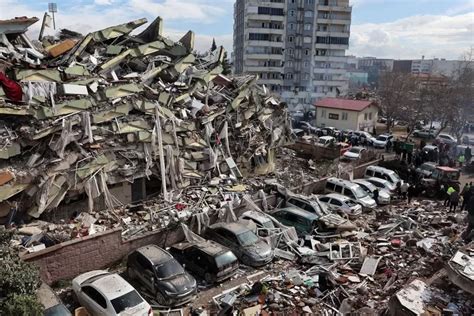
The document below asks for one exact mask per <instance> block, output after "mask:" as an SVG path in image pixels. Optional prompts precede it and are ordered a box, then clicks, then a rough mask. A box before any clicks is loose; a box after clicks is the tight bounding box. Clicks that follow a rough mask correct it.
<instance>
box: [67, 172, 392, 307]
mask: <svg viewBox="0 0 474 316" xmlns="http://www.w3.org/2000/svg"><path fill="white" fill-rule="evenodd" d="M400 181H401V180H400V178H399V177H398V176H397V175H396V173H395V172H393V171H391V170H388V169H385V168H381V167H378V166H370V167H368V168H367V170H366V173H365V178H364V179H357V180H354V181H346V180H342V179H338V178H330V179H328V181H327V184H326V187H325V191H326V193H329V194H326V195H321V196H314V197H312V198H308V197H303V196H299V195H296V194H281V197H282V198H283V200H282V203H281V207H279V208H277V209H275V210H273V211H272V212H270V213H268V214H267V213H261V212H257V211H247V212H245V213H243V214H242V215H241V216H240V217H239V220H238V221H237V222H233V223H222V222H221V223H216V224H214V225H211V226H210V227H208V228H207V229H206V231H205V232H204V234H203V236H202V237H198V238H196V240H193V241H192V242H183V243H179V244H175V245H173V246H171V247H170V248H169V249H168V250H165V249H162V248H160V247H158V246H156V245H148V246H144V247H141V248H139V249H137V250H135V251H133V252H132V253H130V254H129V255H128V257H127V272H126V274H127V276H128V279H129V280H130V281H132V282H133V283H136V284H137V285H138V286H139V287H140V289H141V290H143V291H142V293H143V294H144V295H145V293H146V295H145V296H151V297H153V298H155V299H156V301H157V302H158V303H159V304H160V305H163V306H175V305H181V304H184V303H186V302H189V301H190V300H192V299H193V297H194V296H195V294H196V292H197V282H196V277H197V278H199V279H203V280H205V281H206V282H208V283H214V282H222V281H224V280H226V279H228V278H230V277H232V276H233V275H234V274H235V273H236V271H237V269H238V267H239V261H240V262H241V263H243V264H245V265H248V266H253V267H259V266H263V265H265V264H267V263H269V262H270V261H272V260H273V257H274V251H273V249H272V247H271V246H270V243H269V242H268V241H266V240H265V238H267V237H269V236H271V234H272V232H273V231H274V230H275V229H277V228H279V227H285V226H288V227H294V229H295V231H296V233H297V235H298V236H305V235H308V234H334V233H340V232H342V231H352V230H354V229H355V228H356V227H355V225H354V224H353V223H352V222H351V221H350V219H351V218H352V217H354V216H358V215H360V214H361V213H362V209H363V208H374V207H376V205H377V203H379V204H387V203H390V199H391V197H392V196H393V195H394V194H395V191H396V185H397V183H398V182H400ZM376 189H378V190H379V192H380V193H379V195H378V199H377V201H375V200H374V199H373V193H374V191H375V190H376ZM282 225H283V226H282ZM72 287H73V290H74V292H75V293H76V295H77V298H78V300H79V302H80V303H81V305H82V306H84V307H85V308H86V309H87V310H88V311H89V313H90V314H92V315H152V314H153V311H152V309H151V307H150V305H149V304H148V303H147V302H146V301H145V300H144V299H143V297H142V296H141V295H140V294H139V293H138V291H137V290H136V289H135V288H134V287H133V286H132V285H130V283H128V282H127V281H126V280H125V279H124V278H122V277H121V276H120V275H119V274H116V273H111V272H108V271H102V270H97V271H90V272H87V273H84V274H82V275H80V276H78V277H76V278H75V279H74V280H73V282H72Z"/></svg>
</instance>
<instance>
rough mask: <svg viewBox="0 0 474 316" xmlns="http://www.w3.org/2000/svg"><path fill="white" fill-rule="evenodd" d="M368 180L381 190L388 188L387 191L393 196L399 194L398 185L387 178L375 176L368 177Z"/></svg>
mask: <svg viewBox="0 0 474 316" xmlns="http://www.w3.org/2000/svg"><path fill="white" fill-rule="evenodd" d="M366 180H367V181H369V182H370V183H372V184H373V185H375V186H376V187H377V188H379V189H380V190H386V191H387V192H389V193H390V195H391V196H394V195H396V194H397V187H396V186H395V185H394V184H392V183H390V182H389V181H387V180H385V179H381V178H375V177H374V178H368V179H366Z"/></svg>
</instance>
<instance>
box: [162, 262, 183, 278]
mask: <svg viewBox="0 0 474 316" xmlns="http://www.w3.org/2000/svg"><path fill="white" fill-rule="evenodd" d="M155 270H156V275H157V277H158V278H160V279H168V278H171V277H174V276H175V275H178V274H182V273H184V269H183V267H182V266H181V265H180V264H179V263H178V261H176V260H175V259H171V260H169V261H166V262H165V263H162V264H158V265H156V266H155Z"/></svg>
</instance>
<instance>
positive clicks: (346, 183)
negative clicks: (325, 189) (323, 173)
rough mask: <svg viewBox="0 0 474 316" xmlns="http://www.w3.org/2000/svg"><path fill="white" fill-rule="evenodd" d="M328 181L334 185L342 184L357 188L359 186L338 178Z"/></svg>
mask: <svg viewBox="0 0 474 316" xmlns="http://www.w3.org/2000/svg"><path fill="white" fill-rule="evenodd" d="M327 181H328V182H332V183H338V184H342V185H345V186H347V187H355V186H356V185H357V184H355V183H352V182H350V181H348V180H344V179H339V178H336V177H331V178H329V179H327Z"/></svg>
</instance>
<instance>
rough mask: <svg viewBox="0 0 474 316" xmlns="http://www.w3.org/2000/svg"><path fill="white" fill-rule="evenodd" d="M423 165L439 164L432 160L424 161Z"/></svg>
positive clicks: (434, 165)
mask: <svg viewBox="0 0 474 316" xmlns="http://www.w3.org/2000/svg"><path fill="white" fill-rule="evenodd" d="M422 165H429V166H433V167H436V166H437V164H436V163H435V162H432V161H427V162H424V163H422Z"/></svg>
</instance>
